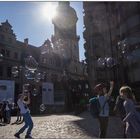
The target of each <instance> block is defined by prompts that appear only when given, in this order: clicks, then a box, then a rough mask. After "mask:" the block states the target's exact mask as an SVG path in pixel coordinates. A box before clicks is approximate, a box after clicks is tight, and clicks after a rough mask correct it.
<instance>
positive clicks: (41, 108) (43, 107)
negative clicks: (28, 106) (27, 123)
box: [40, 104, 46, 112]
mask: <svg viewBox="0 0 140 140" xmlns="http://www.w3.org/2000/svg"><path fill="white" fill-rule="evenodd" d="M45 110H46V106H45V105H44V104H41V105H40V111H41V112H44V111H45Z"/></svg>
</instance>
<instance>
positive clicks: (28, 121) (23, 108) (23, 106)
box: [14, 92, 33, 138]
mask: <svg viewBox="0 0 140 140" xmlns="http://www.w3.org/2000/svg"><path fill="white" fill-rule="evenodd" d="M25 97H26V96H25V95H24V94H20V95H19V98H18V101H17V104H18V106H19V108H20V113H21V115H22V116H23V119H24V122H25V125H24V126H23V127H22V128H21V129H20V130H19V131H18V132H17V133H16V134H15V135H14V136H15V137H16V138H20V134H21V133H23V132H24V130H25V129H26V128H28V130H27V132H26V136H25V138H32V137H31V131H32V129H33V121H32V118H31V115H30V111H29V109H28V107H27V104H30V93H29V92H28V94H27V98H28V99H27V100H26V101H25Z"/></svg>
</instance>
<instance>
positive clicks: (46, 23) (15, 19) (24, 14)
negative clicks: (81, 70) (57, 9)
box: [0, 1, 85, 60]
mask: <svg viewBox="0 0 140 140" xmlns="http://www.w3.org/2000/svg"><path fill="white" fill-rule="evenodd" d="M46 3H48V2H33V1H30V2H29V1H26V2H25V1H24V2H23V1H22V2H20V1H13V2H12V1H9V2H8V1H0V23H2V22H5V21H6V19H8V21H9V23H10V24H11V25H12V29H13V31H14V33H15V35H16V38H17V40H19V41H22V42H23V41H24V39H25V38H28V39H29V44H31V45H34V46H37V47H39V46H41V45H42V44H43V43H44V41H45V40H46V39H47V38H49V39H50V38H51V35H52V34H54V26H53V24H52V21H51V19H50V18H48V17H49V16H51V15H52V11H49V12H47V11H45V13H48V14H47V15H45V14H44V11H43V10H42V9H44V8H45V9H46V6H45V5H48V4H46ZM51 3H52V5H53V7H54V6H57V2H54V1H53V2H51ZM70 5H71V7H73V8H74V9H75V10H76V13H77V16H78V22H77V35H80V41H79V57H80V60H83V59H85V57H84V47H83V44H84V40H83V26H84V25H83V3H82V2H81V1H77V2H74V1H72V2H70ZM53 7H51V10H52V9H53ZM47 9H49V8H47Z"/></svg>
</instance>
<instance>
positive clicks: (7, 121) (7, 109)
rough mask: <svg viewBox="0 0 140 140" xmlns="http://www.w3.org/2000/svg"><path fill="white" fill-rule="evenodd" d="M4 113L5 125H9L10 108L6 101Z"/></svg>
mask: <svg viewBox="0 0 140 140" xmlns="http://www.w3.org/2000/svg"><path fill="white" fill-rule="evenodd" d="M5 113H6V123H7V124H9V123H10V122H11V107H10V104H9V102H8V101H6V107H5Z"/></svg>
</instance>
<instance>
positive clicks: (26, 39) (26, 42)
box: [24, 38, 28, 47]
mask: <svg viewBox="0 0 140 140" xmlns="http://www.w3.org/2000/svg"><path fill="white" fill-rule="evenodd" d="M24 44H25V46H26V47H28V38H25V39H24Z"/></svg>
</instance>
